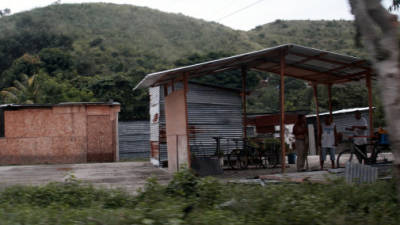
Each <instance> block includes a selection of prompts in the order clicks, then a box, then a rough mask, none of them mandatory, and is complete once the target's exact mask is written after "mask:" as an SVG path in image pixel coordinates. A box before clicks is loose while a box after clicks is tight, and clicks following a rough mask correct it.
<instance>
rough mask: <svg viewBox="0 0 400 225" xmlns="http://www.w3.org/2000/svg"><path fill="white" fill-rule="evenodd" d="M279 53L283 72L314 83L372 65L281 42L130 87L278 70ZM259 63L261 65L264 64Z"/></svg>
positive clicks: (350, 77) (342, 78)
mask: <svg viewBox="0 0 400 225" xmlns="http://www.w3.org/2000/svg"><path fill="white" fill-rule="evenodd" d="M282 54H284V55H285V56H286V57H285V61H286V63H285V64H286V65H287V66H286V70H285V71H286V72H285V75H286V76H289V77H294V78H298V79H302V80H306V81H310V82H314V83H322V84H334V83H345V82H349V81H357V80H360V79H362V78H364V77H365V76H366V75H367V74H371V75H373V73H372V68H371V66H370V64H369V62H367V61H366V60H362V59H359V58H357V57H353V56H348V55H343V54H339V53H335V52H329V51H325V50H320V49H315V48H309V47H305V46H301V45H296V44H284V45H279V46H275V47H271V48H266V49H263V50H258V51H252V52H247V53H243V54H239V55H234V56H230V57H226V58H221V59H217V60H212V61H207V62H202V63H197V64H193V65H189V66H183V67H179V68H174V69H169V70H164V71H159V72H155V73H150V74H148V75H147V76H146V77H145V78H143V79H142V80H141V81H140V82H139V83H138V84H137V85H136V86H135V88H134V89H133V90H136V89H139V88H147V87H152V86H158V85H162V84H165V83H168V82H171V81H174V80H179V79H180V78H181V77H182V76H183V75H186V74H187V75H188V76H189V78H193V77H196V76H202V75H207V74H213V73H218V72H222V71H227V70H231V69H238V68H241V67H242V68H243V67H245V68H248V69H255V70H261V71H264V72H272V73H278V72H279V68H280V66H279V58H280V57H279V56H281V55H282ZM311 62H312V63H311ZM267 64H270V65H267ZM260 65H264V67H261V66H260ZM322 77H323V79H322Z"/></svg>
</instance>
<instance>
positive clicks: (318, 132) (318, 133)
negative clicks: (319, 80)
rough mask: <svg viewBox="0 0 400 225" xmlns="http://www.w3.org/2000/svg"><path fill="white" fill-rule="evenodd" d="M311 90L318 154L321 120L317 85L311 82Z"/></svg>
mask: <svg viewBox="0 0 400 225" xmlns="http://www.w3.org/2000/svg"><path fill="white" fill-rule="evenodd" d="M312 86H313V91H314V101H315V109H316V115H317V141H316V143H317V154H318V155H320V138H321V121H320V118H319V104H318V90H317V88H318V86H317V84H315V83H314V84H313V85H312ZM319 160H320V162H321V155H320V157H319Z"/></svg>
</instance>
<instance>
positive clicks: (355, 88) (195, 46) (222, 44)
mask: <svg viewBox="0 0 400 225" xmlns="http://www.w3.org/2000/svg"><path fill="white" fill-rule="evenodd" d="M353 37H354V29H353V26H352V24H351V22H349V21H282V20H277V21H275V22H273V23H270V24H266V25H263V26H259V27H256V28H255V29H253V30H251V31H249V32H244V31H235V30H232V29H230V28H227V27H224V26H222V25H219V24H216V23H211V22H205V21H202V20H198V19H193V18H190V17H187V16H183V15H177V14H168V13H163V12H160V11H157V10H152V9H149V8H143V7H134V6H129V5H114V4H103V3H96V4H65V5H63V4H55V5H51V6H49V7H45V8H40V9H34V10H32V11H28V12H24V13H18V14H15V15H11V16H4V17H1V18H0V74H1V77H0V90H2V92H1V96H2V98H1V100H2V102H3V103H32V102H34V103H57V102H65V101H109V100H110V99H113V100H115V101H119V102H121V103H122V111H121V116H120V118H121V119H122V120H129V119H143V118H146V117H147V116H148V113H147V108H148V94H147V90H137V91H132V88H134V87H135V85H136V84H137V83H138V82H139V81H140V80H141V79H142V78H143V77H144V76H145V75H146V74H148V73H150V72H155V71H159V70H162V69H167V68H172V67H176V66H182V65H188V64H192V63H197V62H202V61H206V60H210V59H216V58H220V57H225V56H229V55H233V54H237V53H242V52H247V51H250V50H257V49H262V48H266V47H271V46H275V45H278V44H284V43H296V44H302V45H307V46H311V47H316V48H321V49H326V50H334V51H338V52H341V53H346V54H351V55H357V56H361V57H363V56H365V54H364V53H363V52H362V51H360V50H359V49H356V48H355V47H354V44H353ZM240 79H241V78H240V75H239V73H238V71H233V72H230V73H223V74H217V75H210V76H207V77H203V78H201V79H200V81H202V82H206V83H212V84H219V85H223V86H228V87H240V84H241V82H240ZM261 79H269V81H270V82H269V85H268V86H267V87H263V88H261V86H260V85H259V81H260V80H261ZM278 81H279V80H278V77H277V76H274V75H270V74H266V73H265V74H262V73H257V72H251V73H250V74H249V81H248V84H249V88H250V89H253V90H254V92H253V96H251V97H250V98H249V108H250V111H252V112H255V111H257V112H271V111H276V110H277V109H278V108H277V107H278V104H277V102H278V98H277V95H278V91H277V89H276V85H277V84H278ZM286 85H287V89H286V90H287V93H286V96H287V101H286V103H287V105H286V107H287V110H298V109H306V110H310V111H313V110H314V106H313V103H312V91H311V88H310V87H308V86H307V85H306V84H305V83H304V82H302V81H298V80H294V79H288V80H287V82H286ZM363 86H364V85H363V84H362V85H359V84H352V85H350V87H347V86H344V87H336V88H335V89H334V91H333V94H334V97H333V98H334V109H340V108H346V107H356V106H365V105H366V103H367V102H366V99H367V98H366V90H365V89H364V88H362V87H363ZM320 94H321V96H325V95H326V90H323V87H321V91H320ZM322 99H326V98H322ZM377 104H378V105H379V102H377ZM321 106H322V108H323V109H324V108H325V109H326V108H327V102H326V100H324V101H322V103H321Z"/></svg>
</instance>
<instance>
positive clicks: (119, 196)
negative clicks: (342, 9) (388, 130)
mask: <svg viewBox="0 0 400 225" xmlns="http://www.w3.org/2000/svg"><path fill="white" fill-rule="evenodd" d="M399 209H400V208H399V204H398V203H397V199H396V192H395V184H394V182H377V183H375V184H372V185H346V184H345V183H343V182H342V181H334V182H332V183H331V184H311V183H303V184H278V185H269V186H267V187H261V186H255V185H237V184H236V185H234V184H222V183H220V182H218V181H217V180H215V179H213V178H198V177H195V176H194V175H193V174H192V173H190V172H189V171H183V172H180V173H177V174H176V175H175V177H174V179H173V180H172V181H171V182H170V183H169V184H168V185H167V186H161V185H159V184H158V183H157V182H156V181H155V180H154V179H149V181H148V182H147V184H146V185H145V187H144V189H143V190H141V191H139V193H138V194H137V195H130V194H128V193H126V192H124V191H122V190H105V189H97V188H94V187H92V186H91V185H87V184H83V183H81V182H79V181H77V180H74V179H70V180H68V181H67V182H65V183H51V184H48V185H46V186H42V187H30V186H15V187H9V188H6V189H4V190H3V191H1V192H0V224H2V225H3V224H94V225H95V224H96V225H99V224H110V225H113V224H121V225H123V224H211V225H212V224H400V212H399Z"/></svg>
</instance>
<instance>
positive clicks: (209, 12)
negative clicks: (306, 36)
mask: <svg viewBox="0 0 400 225" xmlns="http://www.w3.org/2000/svg"><path fill="white" fill-rule="evenodd" d="M391 1H392V0H383V3H384V5H385V6H388V5H389V3H390V2H391ZM53 2H55V0H0V9H4V8H9V9H11V11H12V13H17V12H21V11H26V10H30V9H33V8H36V7H44V6H47V5H49V4H51V3H53ZM81 2H113V3H117V4H132V5H137V6H147V7H150V8H154V9H159V10H161V11H164V12H174V13H182V14H185V15H188V16H191V17H195V18H201V19H204V20H207V21H215V22H218V23H221V24H224V25H226V26H229V27H232V28H234V29H239V30H250V29H252V28H254V27H256V26H258V25H262V24H265V23H269V22H272V21H275V20H276V19H284V20H293V19H302V20H304V19H310V20H317V19H325V20H331V19H346V20H351V19H353V16H352V15H351V13H350V8H349V5H348V0H301V1H300V0H104V1H99V0H84V1H82V0H81V1H79V0H61V3H81ZM300 3H301V4H300Z"/></svg>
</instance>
